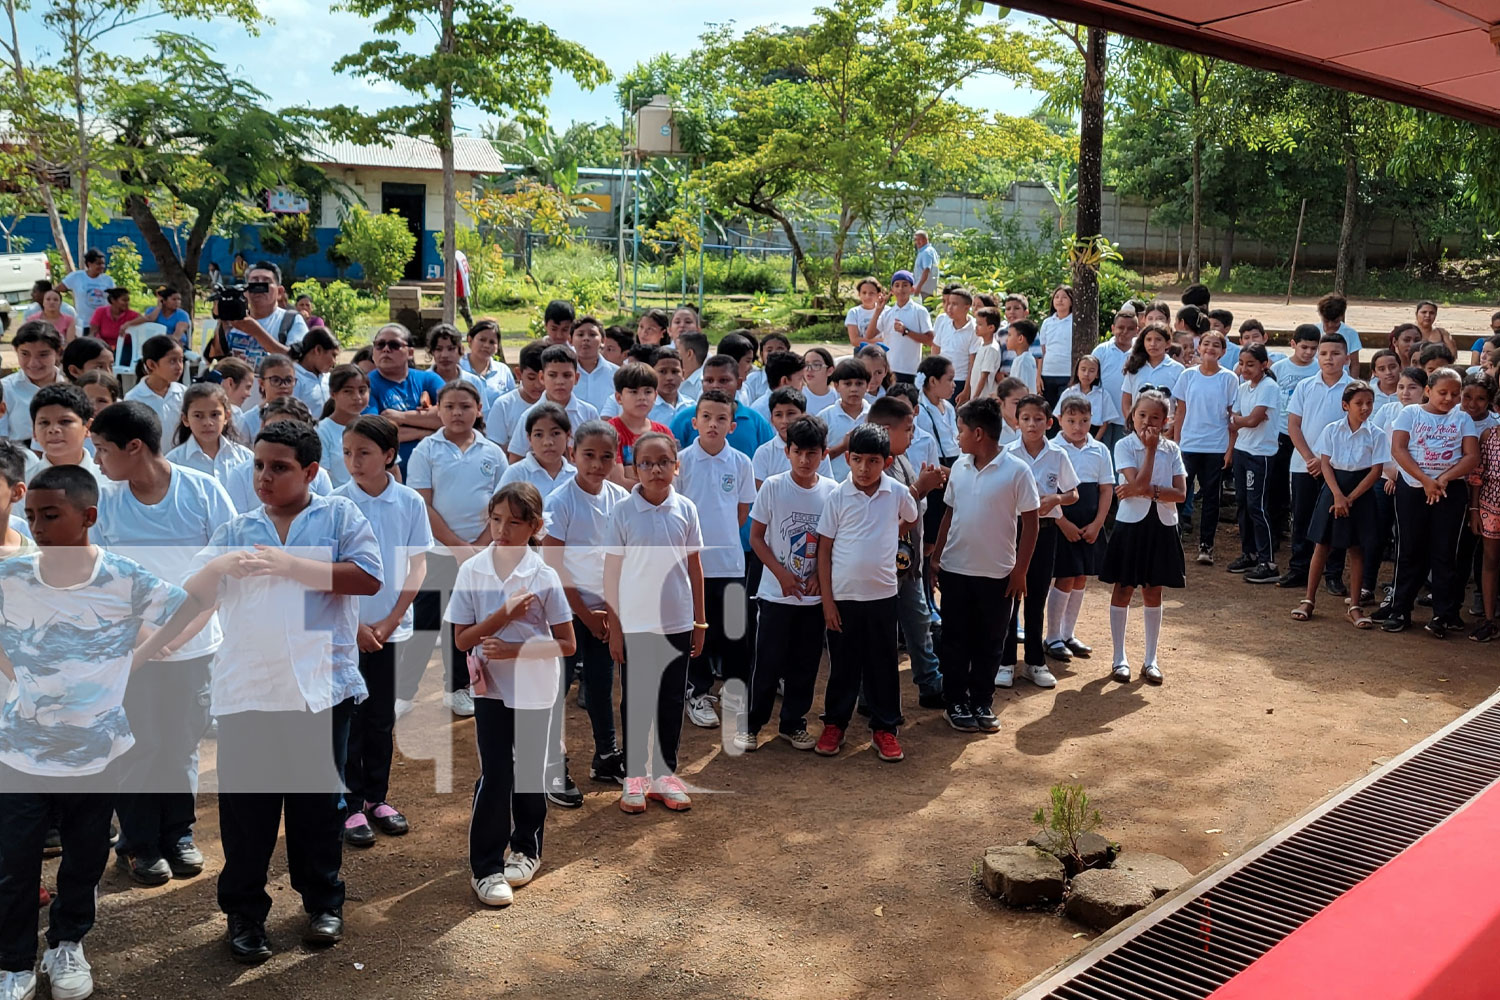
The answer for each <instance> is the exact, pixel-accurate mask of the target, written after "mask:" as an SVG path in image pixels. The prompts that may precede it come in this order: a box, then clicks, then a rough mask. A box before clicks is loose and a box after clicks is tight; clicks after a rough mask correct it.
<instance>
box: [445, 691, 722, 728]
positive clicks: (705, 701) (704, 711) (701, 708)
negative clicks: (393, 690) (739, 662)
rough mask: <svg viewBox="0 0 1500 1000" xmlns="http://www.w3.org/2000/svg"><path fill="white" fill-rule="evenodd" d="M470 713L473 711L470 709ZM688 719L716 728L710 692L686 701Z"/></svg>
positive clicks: (694, 722) (703, 725) (716, 715)
mask: <svg viewBox="0 0 1500 1000" xmlns="http://www.w3.org/2000/svg"><path fill="white" fill-rule="evenodd" d="M469 714H470V715H473V714H474V713H473V711H472V710H470V712H469ZM687 717H688V721H689V722H691V723H692V724H693V725H695V726H697V727H698V728H699V729H718V728H719V713H718V712H715V711H714V696H713V695H711V694H700V695H699V696H698V697H696V698H689V699H688V703H687Z"/></svg>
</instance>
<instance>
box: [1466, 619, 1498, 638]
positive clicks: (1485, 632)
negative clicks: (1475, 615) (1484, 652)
mask: <svg viewBox="0 0 1500 1000" xmlns="http://www.w3.org/2000/svg"><path fill="white" fill-rule="evenodd" d="M1497 635H1500V625H1496V624H1495V622H1494V621H1482V622H1480V623H1479V624H1478V625H1475V626H1474V630H1473V631H1472V632H1470V633H1469V638H1470V639H1472V640H1474V641H1475V642H1489V641H1490V640H1491V639H1493V638H1495V636H1497Z"/></svg>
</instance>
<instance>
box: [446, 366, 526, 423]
mask: <svg viewBox="0 0 1500 1000" xmlns="http://www.w3.org/2000/svg"><path fill="white" fill-rule="evenodd" d="M458 367H460V368H462V369H463V370H464V371H466V372H468V373H469V374H470V375H473V376H474V377H475V378H477V379H478V380H479V381H480V382H482V383H483V384H484V405H485V408H486V409H488V408H489V407H491V406H493V405H494V404H495V401H496V400H497V399H499V398H500V397H501V396H503V395H505V394H506V393H507V392H510V391H511V390H512V389H514V388H515V387H516V376H515V375H514V374H512V372H511V370H510V366H509V365H502V364H501V363H500V362H498V361H496V360H495V359H493V358H491V359H490V366H489V367H488V368H486V369H485V370H484V374H483V375H481V374H479V373H478V372H476V371H475V370H474V364H473V362H471V361H470V360H469V356H468V355H467V354H465V355H464V356H463V357H461V358H459V359H458ZM486 420H488V417H486Z"/></svg>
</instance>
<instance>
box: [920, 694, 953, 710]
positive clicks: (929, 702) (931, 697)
mask: <svg viewBox="0 0 1500 1000" xmlns="http://www.w3.org/2000/svg"><path fill="white" fill-rule="evenodd" d="M917 704H918V705H919V706H921V707H922V708H935V709H937V710H938V711H942V710H943V709H945V708H947V707H948V702H947V701H946V700H945V699H944V698H943V693H942V692H941V691H922V692H919V693H918V694H917Z"/></svg>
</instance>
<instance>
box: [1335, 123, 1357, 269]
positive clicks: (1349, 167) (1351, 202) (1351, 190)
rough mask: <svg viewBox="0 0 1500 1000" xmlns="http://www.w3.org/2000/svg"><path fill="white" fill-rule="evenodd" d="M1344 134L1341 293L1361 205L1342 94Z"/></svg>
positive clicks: (1352, 147)
mask: <svg viewBox="0 0 1500 1000" xmlns="http://www.w3.org/2000/svg"><path fill="white" fill-rule="evenodd" d="M1340 96H1341V98H1342V100H1341V101H1340V107H1341V108H1342V118H1343V122H1342V126H1343V134H1344V140H1343V144H1344V221H1343V223H1342V224H1341V225H1340V226H1339V251H1338V263H1337V265H1336V266H1335V268H1334V272H1333V290H1334V291H1335V292H1338V293H1339V294H1340V295H1342V294H1344V289H1345V288H1346V287H1347V286H1348V283H1349V265H1350V263H1351V261H1350V256H1351V249H1352V247H1351V244H1352V243H1353V240H1354V215H1355V211H1356V210H1357V209H1358V207H1359V159H1358V157H1357V156H1356V155H1355V151H1354V136H1353V134H1352V132H1351V126H1350V122H1349V95H1348V94H1343V95H1340Z"/></svg>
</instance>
